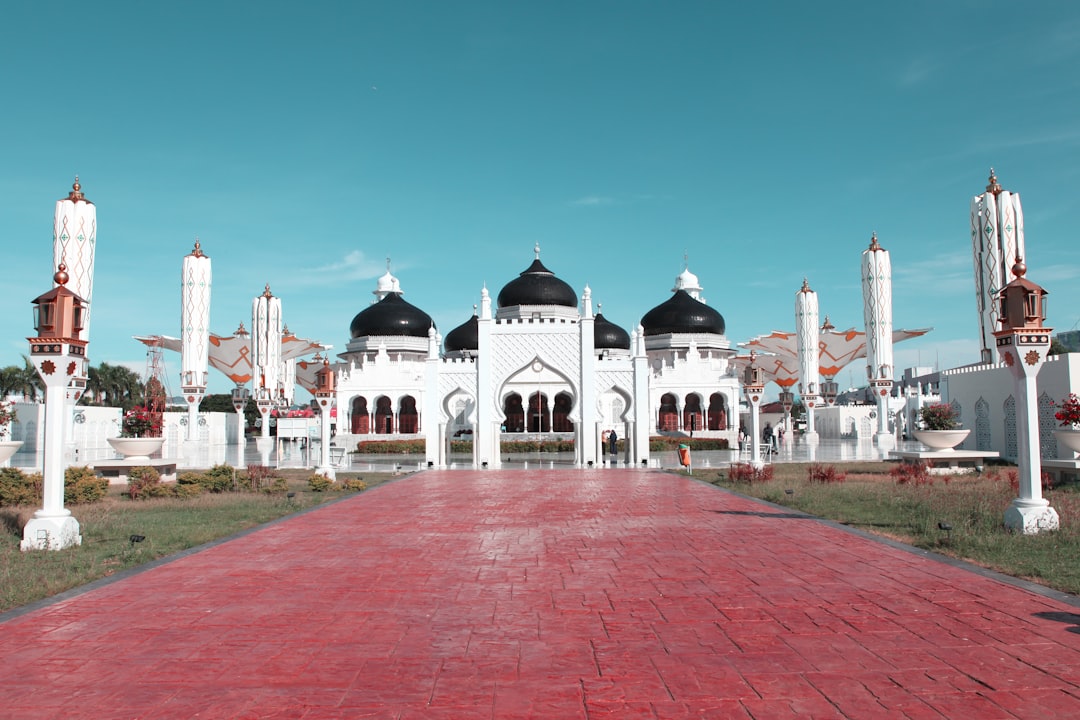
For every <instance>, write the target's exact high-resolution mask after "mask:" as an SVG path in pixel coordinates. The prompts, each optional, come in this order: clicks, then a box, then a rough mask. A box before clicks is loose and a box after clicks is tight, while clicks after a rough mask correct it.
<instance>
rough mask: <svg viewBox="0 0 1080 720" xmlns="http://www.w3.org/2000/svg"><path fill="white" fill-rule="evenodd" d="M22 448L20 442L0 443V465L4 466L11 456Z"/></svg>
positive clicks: (8, 441) (7, 441)
mask: <svg viewBox="0 0 1080 720" xmlns="http://www.w3.org/2000/svg"><path fill="white" fill-rule="evenodd" d="M21 447H22V440H4V441H0V465H4V464H5V463H7V461H8V460H10V459H11V456H12V455H14V454H15V453H17V452H18V451H19V448H21Z"/></svg>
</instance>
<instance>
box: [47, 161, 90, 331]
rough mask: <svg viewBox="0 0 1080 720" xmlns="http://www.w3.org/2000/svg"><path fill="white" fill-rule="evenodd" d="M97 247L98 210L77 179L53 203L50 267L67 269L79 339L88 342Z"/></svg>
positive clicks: (68, 286)
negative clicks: (76, 302) (77, 305)
mask: <svg viewBox="0 0 1080 720" xmlns="http://www.w3.org/2000/svg"><path fill="white" fill-rule="evenodd" d="M96 245H97V208H96V207H94V203H92V202H90V201H89V200H87V199H86V197H85V196H84V195H83V194H82V185H80V184H79V176H78V175H76V176H75V182H74V184H73V185H72V186H71V192H70V193H68V196H67V197H66V198H61V199H60V200H57V201H56V212H55V213H54V214H53V264H52V266H53V268H57V267H60V266H61V265H64V266H66V267H67V274H68V282H67V286H66V287H67V289H68V290H70V291H71V292H73V293H75V294H76V295H78V296H79V297H80V298H82V300H83V302H84V303H85V306H86V309H85V310H84V311H83V312H84V316H83V329H82V339H83V340H85V341H87V342H89V341H90V309H91V305H90V303H91V301H92V300H93V295H94V248H95V246H96Z"/></svg>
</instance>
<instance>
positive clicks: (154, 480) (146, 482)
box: [128, 465, 161, 500]
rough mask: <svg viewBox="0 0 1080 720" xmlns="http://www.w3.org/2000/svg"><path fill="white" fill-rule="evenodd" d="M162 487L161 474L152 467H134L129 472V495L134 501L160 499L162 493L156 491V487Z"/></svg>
mask: <svg viewBox="0 0 1080 720" xmlns="http://www.w3.org/2000/svg"><path fill="white" fill-rule="evenodd" d="M160 485H161V473H159V472H158V471H157V469H156V468H154V467H151V466H150V465H140V466H139V467H133V468H131V470H130V471H129V472H128V495H129V496H130V497H131V499H132V500H139V499H140V498H148V497H160V494H159V493H160V491H158V490H155V486H160Z"/></svg>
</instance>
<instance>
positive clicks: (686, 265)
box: [682, 250, 690, 270]
mask: <svg viewBox="0 0 1080 720" xmlns="http://www.w3.org/2000/svg"><path fill="white" fill-rule="evenodd" d="M682 269H683V270H689V269H690V253H688V252H687V251H686V250H683V252H682Z"/></svg>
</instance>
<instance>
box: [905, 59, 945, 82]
mask: <svg viewBox="0 0 1080 720" xmlns="http://www.w3.org/2000/svg"><path fill="white" fill-rule="evenodd" d="M939 68H940V63H939V62H938V61H936V60H934V59H932V58H930V57H929V56H925V55H924V56H922V57H917V58H912V59H911V60H910V61H908V64H907V65H905V66H904V67H903V68H901V70H900V76H899V77H898V78H897V82H898V84H899V85H900V87H916V86H918V85H922V84H923V83H925V82H926V81H927V80H928V79H930V78H931V77H932V76H934V75H936V74H937V72H938V69H939Z"/></svg>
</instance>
